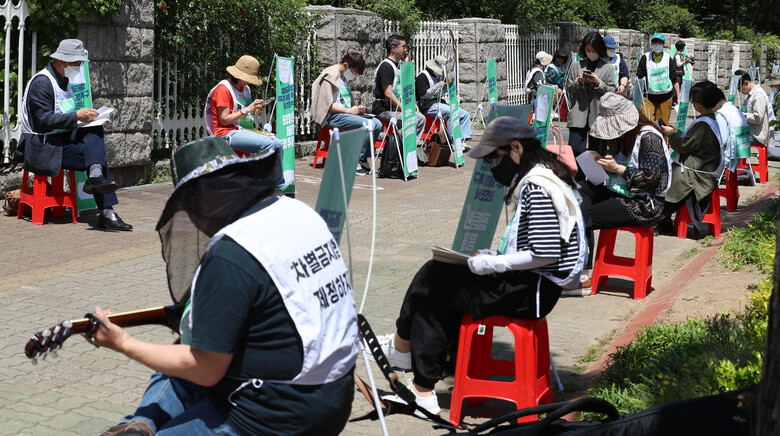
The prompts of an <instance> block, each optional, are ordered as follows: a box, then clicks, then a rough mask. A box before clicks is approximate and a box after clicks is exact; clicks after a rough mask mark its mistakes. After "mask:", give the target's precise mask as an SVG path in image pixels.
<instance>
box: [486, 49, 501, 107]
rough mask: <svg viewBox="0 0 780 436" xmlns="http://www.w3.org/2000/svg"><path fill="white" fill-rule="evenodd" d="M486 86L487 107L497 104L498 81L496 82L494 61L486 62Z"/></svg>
mask: <svg viewBox="0 0 780 436" xmlns="http://www.w3.org/2000/svg"><path fill="white" fill-rule="evenodd" d="M487 85H488V107H491V106H493V105H494V104H498V81H497V80H496V60H495V59H492V58H489V59H488V60H487Z"/></svg>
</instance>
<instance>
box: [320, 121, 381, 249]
mask: <svg viewBox="0 0 780 436" xmlns="http://www.w3.org/2000/svg"><path fill="white" fill-rule="evenodd" d="M366 135H368V132H367V131H366V129H355V130H350V131H349V132H343V133H341V132H339V136H338V139H336V138H331V141H330V147H329V148H328V159H327V160H326V161H325V168H324V169H323V171H322V182H321V183H320V192H319V194H317V203H316V205H315V206H314V210H316V211H317V213H318V214H320V216H321V217H322V219H323V220H325V223H326V224H327V225H328V229H329V230H330V232H331V233H333V238H334V239H336V242H341V232H342V230H343V229H344V223H345V222H346V219H347V207H348V206H349V199H350V197H351V195H352V186H353V185H354V184H355V167H357V163H358V158H359V157H360V150H361V148H362V147H363V142H364V141H365V138H366ZM342 179H343V180H344V185H343V189H342V183H341V181H342ZM345 196H346V204H345V202H344V200H345V198H344V197H345Z"/></svg>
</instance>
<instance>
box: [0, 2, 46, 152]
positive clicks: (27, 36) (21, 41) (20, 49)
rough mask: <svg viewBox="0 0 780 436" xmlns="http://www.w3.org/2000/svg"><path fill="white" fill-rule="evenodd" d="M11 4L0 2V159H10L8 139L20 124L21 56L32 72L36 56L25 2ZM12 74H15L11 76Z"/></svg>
mask: <svg viewBox="0 0 780 436" xmlns="http://www.w3.org/2000/svg"><path fill="white" fill-rule="evenodd" d="M17 1H18V2H17V3H16V4H14V2H13V0H6V1H5V3H3V4H2V5H0V23H3V26H4V27H5V35H4V37H3V38H4V39H3V46H4V50H3V53H4V56H3V57H4V62H3V118H2V120H0V129H2V136H0V146H2V153H3V163H4V164H5V163H8V162H10V158H11V141H14V142H17V141H19V135H20V133H21V132H20V130H21V127H20V126H21V125H20V123H19V114H20V113H21V112H22V96H23V93H24V84H25V80H24V79H25V77H26V75H25V73H24V72H25V68H24V65H25V64H24V62H25V57H26V58H27V59H28V61H29V62H30V67H31V68H30V71H32V72H33V73H35V71H36V65H35V64H36V59H35V58H36V56H34V54H36V53H38V49H37V36H38V35H37V34H36V33H35V32H31V33H27V32H25V20H26V19H27V17H29V16H30V13H29V12H28V11H27V5H26V4H25V3H24V0H17ZM14 24H16V30H17V32H18V33H17V34H14V33H13V32H12V31H13V28H14ZM13 39H16V40H17V42H18V44H17V47H16V49H15V50H14V49H13V47H12V42H13ZM26 44H29V47H30V49H29V50H28V51H26V50H25V46H26ZM14 55H16V60H17V62H16V65H13V66H12V65H11V60H12V59H13V58H14ZM14 77H15V78H14ZM13 80H15V81H16V93H15V96H14V98H13V100H14V101H12V98H11V82H12V81H13Z"/></svg>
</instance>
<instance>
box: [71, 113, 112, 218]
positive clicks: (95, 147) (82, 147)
mask: <svg viewBox="0 0 780 436" xmlns="http://www.w3.org/2000/svg"><path fill="white" fill-rule="evenodd" d="M94 164H98V165H100V166H101V167H102V168H103V176H104V177H105V178H106V179H107V180H111V176H110V174H109V173H108V162H107V160H106V142H105V140H104V139H103V127H100V126H98V127H90V128H86V129H76V130H74V131H73V132H72V133H71V136H70V141H68V143H67V144H64V145H63V146H62V167H63V168H65V169H69V170H71V169H72V170H77V171H87V172H89V167H90V166H92V165H94ZM93 196H94V197H95V203H96V204H97V207H98V209H105V208H108V207H111V206H113V205H115V204H117V203H119V200H117V198H116V194H115V193H113V192H112V193H111V194H98V193H95V194H93Z"/></svg>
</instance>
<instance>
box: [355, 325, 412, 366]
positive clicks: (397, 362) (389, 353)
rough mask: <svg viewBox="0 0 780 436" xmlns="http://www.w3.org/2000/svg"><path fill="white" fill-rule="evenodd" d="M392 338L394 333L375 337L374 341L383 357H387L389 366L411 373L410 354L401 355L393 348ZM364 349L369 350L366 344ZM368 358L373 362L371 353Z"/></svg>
mask: <svg viewBox="0 0 780 436" xmlns="http://www.w3.org/2000/svg"><path fill="white" fill-rule="evenodd" d="M393 336H395V333H388V334H386V335H382V336H377V337H376V339H377V341H378V342H379V347H380V348H382V352H383V353H384V354H385V357H387V361H388V362H389V363H390V366H393V367H395V368H399V369H401V370H402V371H411V370H412V353H410V352H406V353H402V352H400V351H398V350H396V348H395V346H393ZM366 349H369V347H368V344H366ZM368 358H369V359H370V360H374V356H373V355H372V354H371V352H369V353H368Z"/></svg>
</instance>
